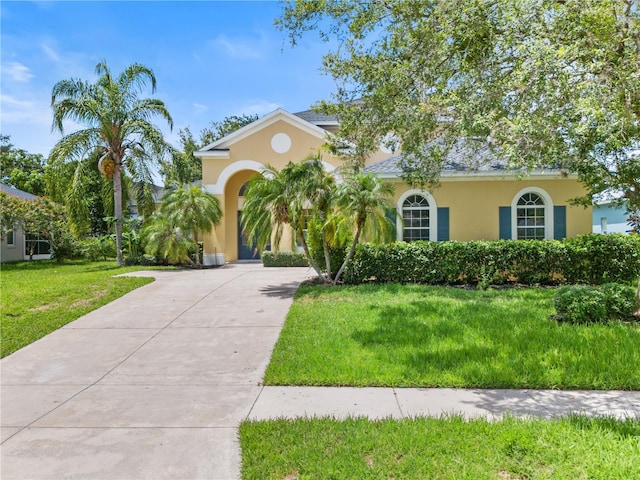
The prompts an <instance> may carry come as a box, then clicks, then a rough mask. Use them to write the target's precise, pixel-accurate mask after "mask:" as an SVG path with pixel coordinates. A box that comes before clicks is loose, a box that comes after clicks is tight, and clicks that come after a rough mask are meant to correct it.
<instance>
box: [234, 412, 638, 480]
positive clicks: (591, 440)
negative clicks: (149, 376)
mask: <svg viewBox="0 0 640 480" xmlns="http://www.w3.org/2000/svg"><path fill="white" fill-rule="evenodd" d="M240 443H241V447H242V478H243V479H245V480H249V479H286V480H302V479H316V478H323V479H342V478H358V479H366V478H375V479H378V478H402V479H420V480H423V479H473V480H478V479H502V480H505V479H511V480H515V479H528V480H534V479H543V478H544V479H549V478H557V479H566V478H571V479H621V480H622V479H624V480H633V479H638V478H640V470H639V469H638V465H640V420H632V419H627V420H625V421H616V420H614V419H611V418H587V417H581V416H574V417H567V418H562V419H554V420H542V419H514V418H506V419H504V420H502V421H499V422H488V421H486V420H484V419H474V420H469V421H465V420H463V419H462V418H460V417H447V418H442V419H433V418H416V419H411V420H402V421H392V420H381V421H370V420H366V419H361V418H359V419H349V420H346V421H337V420H333V419H298V420H272V421H260V422H246V421H245V422H243V423H242V424H241V426H240Z"/></svg>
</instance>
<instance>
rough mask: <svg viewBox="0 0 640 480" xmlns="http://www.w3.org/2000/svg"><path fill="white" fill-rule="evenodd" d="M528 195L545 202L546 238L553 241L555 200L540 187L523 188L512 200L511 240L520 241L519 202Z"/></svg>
mask: <svg viewBox="0 0 640 480" xmlns="http://www.w3.org/2000/svg"><path fill="white" fill-rule="evenodd" d="M527 193H535V194H536V195H539V196H540V197H541V198H542V200H543V201H544V238H545V240H553V200H551V195H549V194H548V193H547V192H546V191H545V190H543V189H541V188H538V187H526V188H523V189H522V190H520V191H519V192H518V193H516V195H515V197H513V200H511V238H512V239H513V240H517V239H518V200H520V197H522V196H523V195H525V194H527Z"/></svg>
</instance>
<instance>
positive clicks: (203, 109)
mask: <svg viewBox="0 0 640 480" xmlns="http://www.w3.org/2000/svg"><path fill="white" fill-rule="evenodd" d="M191 105H192V106H193V107H194V108H195V109H196V110H198V111H200V112H206V111H207V110H209V107H207V106H206V105H202V104H201V103H192V104H191Z"/></svg>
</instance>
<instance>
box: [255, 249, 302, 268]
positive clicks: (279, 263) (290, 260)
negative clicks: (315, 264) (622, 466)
mask: <svg viewBox="0 0 640 480" xmlns="http://www.w3.org/2000/svg"><path fill="white" fill-rule="evenodd" d="M261 256H262V263H263V264H264V266H265V267H308V266H309V264H308V263H307V259H306V257H305V256H304V253H298V252H262V253H261Z"/></svg>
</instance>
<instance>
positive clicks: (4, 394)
mask: <svg viewBox="0 0 640 480" xmlns="http://www.w3.org/2000/svg"><path fill="white" fill-rule="evenodd" d="M309 274H310V271H309V270H308V269H306V268H264V267H263V266H262V265H261V264H237V265H229V266H226V267H224V268H220V269H215V270H199V271H196V270H194V271H176V272H169V271H159V272H153V273H149V274H148V275H150V276H153V277H155V278H156V281H155V282H154V283H152V284H149V285H147V286H144V287H142V288H139V289H138V290H135V291H133V292H131V293H129V294H127V295H125V296H124V297H122V298H120V299H118V300H116V301H114V302H112V303H110V304H109V305H106V306H104V307H102V308H100V309H98V310H95V311H94V312H91V313H90V314H88V315H85V316H84V317H82V318H80V319H78V320H76V321H75V322H73V323H70V324H68V325H67V326H65V327H64V328H61V329H60V330H58V331H56V332H53V333H52V334H50V335H48V336H47V337H45V338H43V339H41V340H39V341H37V342H35V343H33V344H32V345H29V346H28V347H25V348H23V349H22V350H20V351H18V352H16V353H14V354H13V355H10V356H8V357H6V358H5V359H3V360H2V362H1V365H0V366H1V402H2V403H1V425H2V447H1V458H0V459H1V462H2V465H1V477H2V479H3V480H8V479H18V478H19V479H37V478H45V479H58V478H92V479H107V478H108V479H143V478H148V479H163V478H170V479H197V478H207V479H234V478H238V477H239V474H240V473H239V472H240V456H239V446H238V440H237V425H238V423H239V422H240V420H242V419H244V418H246V417H247V415H248V414H249V412H250V410H251V408H252V406H253V404H254V403H255V401H256V399H257V398H258V395H259V394H260V392H261V386H260V382H261V379H262V376H263V374H264V370H265V368H266V365H267V362H268V360H269V356H270V353H271V351H272V349H273V346H274V344H275V341H276V339H277V337H278V334H279V332H280V329H281V327H282V324H283V322H284V318H285V316H286V312H287V310H288V309H289V306H290V304H291V301H292V296H293V293H294V292H295V289H296V288H297V286H298V284H299V282H300V281H302V280H304V279H305V278H306V277H307V276H308V275H309Z"/></svg>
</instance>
